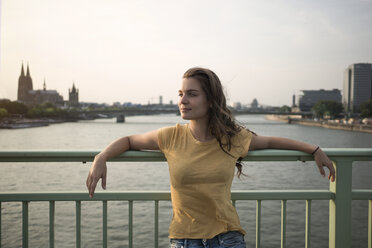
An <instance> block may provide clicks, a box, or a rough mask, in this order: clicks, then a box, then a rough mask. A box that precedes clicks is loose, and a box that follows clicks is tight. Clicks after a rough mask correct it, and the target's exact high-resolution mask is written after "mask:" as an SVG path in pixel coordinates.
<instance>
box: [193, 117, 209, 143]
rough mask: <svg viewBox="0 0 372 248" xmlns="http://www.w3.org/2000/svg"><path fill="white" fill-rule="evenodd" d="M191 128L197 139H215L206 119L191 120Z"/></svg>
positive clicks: (203, 140)
mask: <svg viewBox="0 0 372 248" xmlns="http://www.w3.org/2000/svg"><path fill="white" fill-rule="evenodd" d="M189 128H190V131H191V133H192V135H193V136H194V138H195V139H197V140H199V141H201V142H206V141H210V140H212V139H214V136H213V135H212V134H211V131H210V130H209V127H208V122H207V121H205V120H203V121H202V120H190V123H189Z"/></svg>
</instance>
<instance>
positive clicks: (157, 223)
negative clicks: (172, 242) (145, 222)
mask: <svg viewBox="0 0 372 248" xmlns="http://www.w3.org/2000/svg"><path fill="white" fill-rule="evenodd" d="M158 247H159V200H155V248H158Z"/></svg>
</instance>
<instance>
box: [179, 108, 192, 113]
mask: <svg viewBox="0 0 372 248" xmlns="http://www.w3.org/2000/svg"><path fill="white" fill-rule="evenodd" d="M190 110H191V109H190V108H181V111H182V112H187V111H190Z"/></svg>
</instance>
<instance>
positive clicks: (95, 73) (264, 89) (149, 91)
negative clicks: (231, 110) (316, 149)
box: [0, 0, 372, 106]
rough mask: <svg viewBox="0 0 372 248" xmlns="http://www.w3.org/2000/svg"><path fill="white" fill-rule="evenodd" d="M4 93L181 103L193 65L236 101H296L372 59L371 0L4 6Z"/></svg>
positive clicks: (54, 1)
mask: <svg viewBox="0 0 372 248" xmlns="http://www.w3.org/2000/svg"><path fill="white" fill-rule="evenodd" d="M0 7H1V9H0V98H8V99H11V100H16V98H17V87H18V78H19V75H20V72H21V66H22V63H23V64H24V65H25V67H26V66H27V64H29V68H30V72H31V77H32V80H33V85H34V89H41V88H42V87H43V82H44V79H45V81H46V86H47V89H55V90H57V91H58V92H59V93H60V94H61V95H62V96H63V97H64V99H65V100H68V89H69V88H71V87H72V84H73V82H74V83H75V85H76V87H77V88H78V89H79V100H80V101H83V102H98V103H109V104H112V103H113V102H121V103H123V102H132V103H141V104H147V103H149V102H150V103H157V102H158V101H159V96H160V95H162V96H163V101H164V103H168V102H169V101H171V100H172V101H173V102H174V103H175V102H177V100H178V89H179V88H180V85H181V81H182V75H183V73H184V72H185V71H186V70H187V69H188V68H190V67H194V66H202V67H206V68H209V69H211V70H213V71H214V72H215V73H216V74H217V75H218V76H219V77H220V79H221V81H222V84H223V86H224V89H225V93H226V96H227V98H228V102H229V104H233V103H234V102H241V103H242V104H249V103H251V102H252V100H253V99H254V98H257V100H258V103H259V104H264V105H272V106H282V105H291V103H292V95H293V94H296V95H298V94H301V90H318V89H328V90H331V89H334V88H338V89H340V90H342V85H343V83H342V82H343V73H344V70H345V69H346V67H348V66H349V65H350V64H353V63H372V28H371V27H372V26H371V25H372V0H353V1H351V0H350V1H343V0H341V1H340V0H337V1H336V0H333V1H327V0H312V1H308V0H306V1H302V0H295V1H291V0H287V1H284V0H265V1H248V0H242V1H239V0H232V1H225V0H214V1H207V0H205V1H204V0H187V1H186V0H177V1H174V0H157V1H150V0H148V1H143V0H136V1H134V0H64V1H60V0H1V2H0Z"/></svg>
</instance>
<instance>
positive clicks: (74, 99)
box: [68, 83, 120, 106]
mask: <svg viewBox="0 0 372 248" xmlns="http://www.w3.org/2000/svg"><path fill="white" fill-rule="evenodd" d="M68 104H69V105H70V106H77V105H79V90H78V89H76V87H75V83H73V84H72V88H71V89H68ZM119 105H120V104H119Z"/></svg>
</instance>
